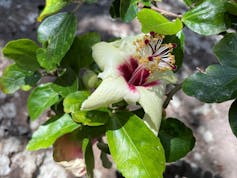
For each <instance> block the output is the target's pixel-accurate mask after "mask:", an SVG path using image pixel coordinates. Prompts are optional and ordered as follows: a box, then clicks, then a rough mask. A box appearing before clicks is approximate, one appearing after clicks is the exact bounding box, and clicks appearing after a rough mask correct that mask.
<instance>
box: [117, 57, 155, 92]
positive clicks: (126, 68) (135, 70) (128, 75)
mask: <svg viewBox="0 0 237 178" xmlns="http://www.w3.org/2000/svg"><path fill="white" fill-rule="evenodd" d="M118 70H119V72H120V74H121V75H122V76H123V77H124V79H125V80H126V82H127V83H128V85H129V86H130V87H131V88H134V87H135V86H144V87H149V86H154V85H157V84H158V81H154V82H147V80H148V77H149V76H150V71H149V70H147V69H146V68H145V66H143V65H139V63H138V61H137V60H136V59H135V58H133V57H131V58H130V59H129V60H127V61H126V62H125V63H124V64H122V65H120V66H119V67H118Z"/></svg>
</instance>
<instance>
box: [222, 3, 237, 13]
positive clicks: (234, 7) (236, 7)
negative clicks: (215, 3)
mask: <svg viewBox="0 0 237 178" xmlns="http://www.w3.org/2000/svg"><path fill="white" fill-rule="evenodd" d="M225 9H226V11H227V12H228V13H230V14H232V15H237V2H235V1H233V0H228V1H226V2H225Z"/></svg>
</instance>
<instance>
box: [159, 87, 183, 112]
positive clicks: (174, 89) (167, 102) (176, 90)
mask: <svg viewBox="0 0 237 178" xmlns="http://www.w3.org/2000/svg"><path fill="white" fill-rule="evenodd" d="M181 88H182V83H180V84H177V85H176V86H175V87H174V88H173V89H172V90H171V91H170V92H169V93H168V94H167V98H166V100H165V102H164V104H163V108H164V109H165V108H167V106H168V105H169V102H170V101H171V100H172V98H173V96H174V94H175V93H177V92H178V91H179V90H180V89H181Z"/></svg>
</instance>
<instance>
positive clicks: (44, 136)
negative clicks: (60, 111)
mask: <svg viewBox="0 0 237 178" xmlns="http://www.w3.org/2000/svg"><path fill="white" fill-rule="evenodd" d="M78 127H80V125H78V124H77V123H75V122H74V121H73V120H72V119H71V117H70V116H69V115H68V114H64V115H63V116H61V117H59V116H56V117H54V118H52V119H50V120H48V121H47V122H46V123H45V124H43V125H41V126H40V127H39V128H38V130H36V131H35V132H34V134H33V135H32V138H31V140H30V141H29V143H28V145H27V149H28V150H39V149H42V148H48V147H49V146H51V145H52V144H53V143H54V142H55V141H56V140H57V138H59V137H61V136H63V135H64V134H66V133H70V132H72V131H74V130H75V129H77V128H78Z"/></svg>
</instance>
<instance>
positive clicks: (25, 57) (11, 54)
mask: <svg viewBox="0 0 237 178" xmlns="http://www.w3.org/2000/svg"><path fill="white" fill-rule="evenodd" d="M38 48H39V47H38V45H37V44H36V43H35V42H34V41H32V40H30V39H19V40H13V41H10V42H9V43H7V44H6V46H5V47H4V48H3V49H2V53H3V55H4V56H5V57H7V58H9V59H12V60H14V61H15V63H16V64H17V65H18V66H19V67H21V68H23V69H25V70H32V71H35V70H38V69H39V68H40V65H39V63H38V62H37V59H36V50H37V49H38Z"/></svg>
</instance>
